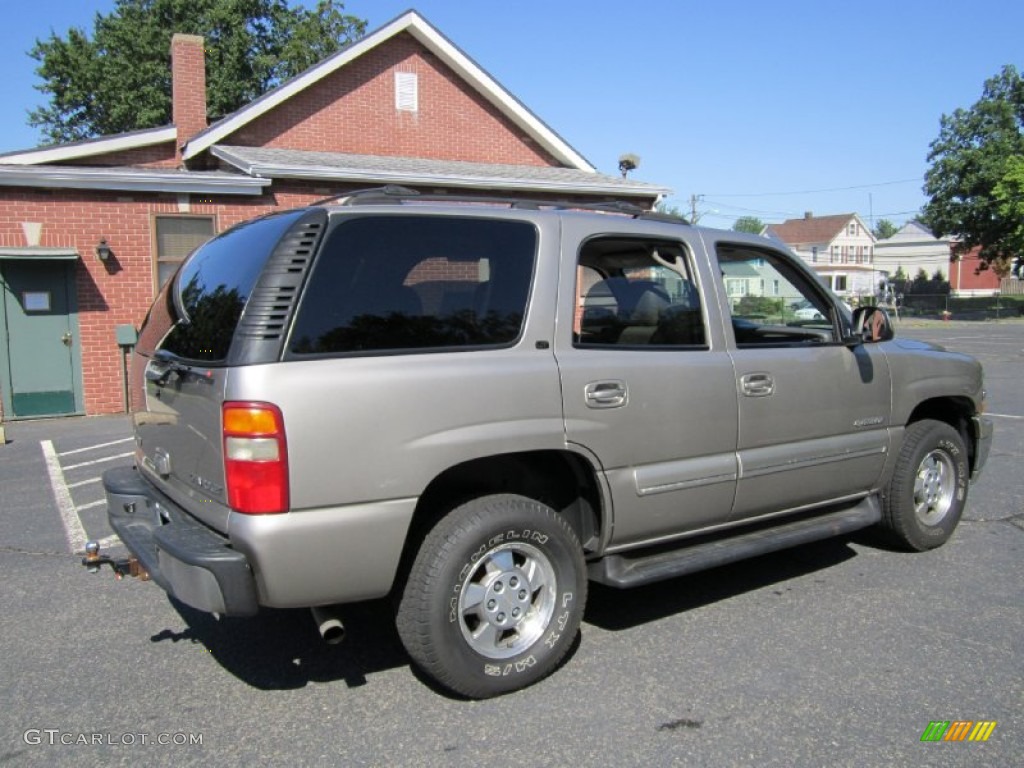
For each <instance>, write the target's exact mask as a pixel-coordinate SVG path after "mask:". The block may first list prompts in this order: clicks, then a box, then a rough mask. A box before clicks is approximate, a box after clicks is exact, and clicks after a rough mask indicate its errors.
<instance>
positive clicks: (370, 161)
mask: <svg viewBox="0 0 1024 768" xmlns="http://www.w3.org/2000/svg"><path fill="white" fill-rule="evenodd" d="M210 152H211V153H212V154H213V155H214V157H217V158H220V159H221V160H223V161H224V162H225V163H227V164H228V165H231V166H233V167H235V168H237V169H238V170H240V171H242V173H245V174H247V175H249V176H254V177H258V178H266V179H317V180H325V181H336V182H357V183H365V184H404V185H410V186H425V185H427V186H438V187H456V188H467V187H468V188H472V189H494V190H522V191H528V192H561V193H565V194H589V195H594V194H604V195H614V196H616V197H642V198H645V199H647V200H649V199H653V198H657V197H659V196H662V195H667V194H670V193H671V190H670V189H667V188H665V187H659V186H657V185H654V184H647V183H645V182H642V181H633V180H632V179H624V178H621V177H618V176H606V175H604V174H600V173H594V172H588V171H581V170H579V169H577V168H554V167H551V166H533V165H530V166H527V165H502V164H497V163H472V162H466V161H460V160H430V159H424V158H414V157H393V156H387V157H382V156H378V155H355V154H346V153H342V152H311V151H306V150H295V149H271V148H266V147H232V146H225V145H223V144H217V145H215V146H214V147H212V148H211V150H210Z"/></svg>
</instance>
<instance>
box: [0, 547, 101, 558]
mask: <svg viewBox="0 0 1024 768" xmlns="http://www.w3.org/2000/svg"><path fill="white" fill-rule="evenodd" d="M0 553H3V554H13V555H31V556H33V557H59V558H61V559H63V560H79V559H81V555H74V554H69V553H67V552H45V551H39V550H35V549H27V548H25V547H3V546H0Z"/></svg>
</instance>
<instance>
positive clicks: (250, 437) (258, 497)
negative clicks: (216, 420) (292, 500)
mask: <svg viewBox="0 0 1024 768" xmlns="http://www.w3.org/2000/svg"><path fill="white" fill-rule="evenodd" d="M221 413H222V420H223V433H224V479H225V481H226V483H227V489H228V506H230V507H231V508H232V509H233V510H235V511H236V512H242V513H244V514H247V515H267V514H273V513H275V512H287V511H288V503H289V499H288V450H287V446H286V444H285V439H284V418H283V417H282V416H281V411H280V409H279V408H278V407H277V406H276V405H271V404H270V403H239V402H230V401H229V402H226V403H224V406H223V408H222V411H221Z"/></svg>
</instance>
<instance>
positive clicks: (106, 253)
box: [96, 237, 113, 261]
mask: <svg viewBox="0 0 1024 768" xmlns="http://www.w3.org/2000/svg"><path fill="white" fill-rule="evenodd" d="M111 253H113V251H111V250H110V246H109V245H107V238H105V237H101V238H100V242H99V245H97V246H96V256H98V257H99V260H100V261H106V260H107V259H109V258H110V254H111Z"/></svg>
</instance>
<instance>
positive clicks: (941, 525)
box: [881, 419, 970, 552]
mask: <svg viewBox="0 0 1024 768" xmlns="http://www.w3.org/2000/svg"><path fill="white" fill-rule="evenodd" d="M969 478H970V466H969V463H968V458H967V448H966V446H965V445H964V441H963V438H961V437H960V433H959V432H957V431H956V430H955V429H953V428H952V427H951V426H949V425H948V424H946V423H945V422H941V421H934V420H931V419H925V420H922V421H918V422H915V423H913V424H911V425H909V426H908V427H907V429H906V432H905V433H904V438H903V445H902V447H901V448H900V452H899V456H898V457H897V459H896V468H895V470H894V471H893V475H892V479H891V480H890V481H889V486H888V488H887V489H886V493H885V498H884V500H883V505H882V521H881V525H882V528H883V529H884V530H885V531H886V532H887V533H888V534H889V537H890V538H891V539H892V540H893V541H894V542H895V543H896V544H898V545H900V546H902V547H905V548H907V549H910V550H914V551H917V552H921V551H924V550H926V549H933V548H935V547H938V546H941V545H942V544H945V543H946V541H948V540H949V537H950V536H952V535H953V531H954V530H956V526H957V523H959V522H960V516H961V515H962V514H963V511H964V504H965V503H966V502H967V484H968V481H969Z"/></svg>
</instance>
